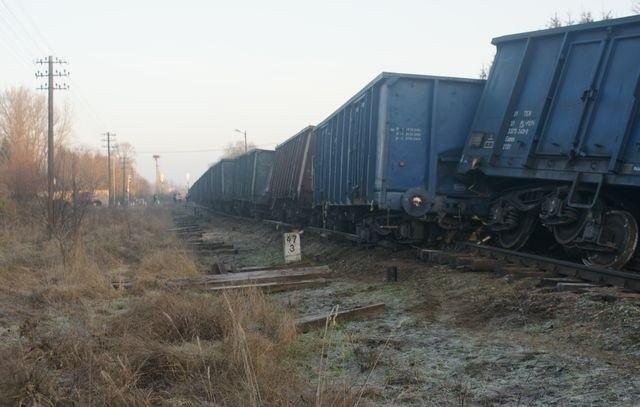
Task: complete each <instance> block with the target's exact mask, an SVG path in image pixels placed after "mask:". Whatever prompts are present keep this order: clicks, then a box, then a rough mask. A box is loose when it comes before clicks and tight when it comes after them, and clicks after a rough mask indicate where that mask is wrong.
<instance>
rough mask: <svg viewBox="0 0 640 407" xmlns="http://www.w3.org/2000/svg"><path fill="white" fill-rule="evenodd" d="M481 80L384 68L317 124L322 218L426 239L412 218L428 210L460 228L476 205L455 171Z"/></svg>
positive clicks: (317, 199)
mask: <svg viewBox="0 0 640 407" xmlns="http://www.w3.org/2000/svg"><path fill="white" fill-rule="evenodd" d="M483 86H484V81H483V80H473V79H462V78H446V77H436V76H425V75H410V74H398V73H382V74H381V75H379V76H378V77H377V78H375V79H374V80H373V81H372V82H371V83H369V84H368V85H367V86H365V88H364V89H362V90H361V91H360V92H358V93H357V94H356V95H355V96H353V97H352V98H351V99H350V100H349V101H348V102H347V103H345V104H344V105H343V106H342V107H340V108H339V109H338V110H337V111H336V112H334V113H333V114H332V115H331V116H329V117H328V118H326V119H325V120H324V121H323V122H321V123H320V124H318V125H317V126H316V146H315V157H314V204H315V205H316V206H317V207H322V208H323V213H322V220H321V223H322V224H323V225H324V226H326V227H330V228H334V229H343V230H345V229H348V228H349V225H352V224H354V222H355V223H356V224H359V225H360V226H359V227H358V229H357V230H355V231H354V230H351V231H352V232H357V233H359V234H361V237H362V238H370V237H372V236H373V235H383V236H384V235H387V234H389V233H391V232H392V231H395V232H396V234H397V235H398V236H397V237H399V238H404V239H409V238H410V239H413V238H423V237H424V233H425V230H424V227H423V225H421V224H418V223H416V222H412V220H413V219H416V218H424V217H425V216H427V215H440V216H439V217H438V220H439V221H440V223H441V226H444V225H445V224H446V225H447V227H456V226H455V224H457V223H458V221H459V220H460V215H462V214H466V213H470V212H471V211H472V209H471V208H470V205H471V204H472V203H471V201H468V200H467V199H466V198H468V197H469V196H471V195H473V194H470V191H469V190H468V185H467V184H465V183H464V182H463V181H461V180H458V179H456V176H455V175H456V166H457V163H458V161H459V158H460V154H461V151H462V147H463V145H464V142H465V140H466V137H467V135H468V133H469V128H470V125H471V121H472V119H473V115H474V112H475V110H476V106H477V104H478V101H479V98H480V94H481V92H482V88H483ZM406 215H408V218H409V219H406V218H407V216H406ZM446 215H449V216H446ZM450 215H454V216H455V217H456V218H455V219H454V217H452V216H450ZM360 220H362V222H360Z"/></svg>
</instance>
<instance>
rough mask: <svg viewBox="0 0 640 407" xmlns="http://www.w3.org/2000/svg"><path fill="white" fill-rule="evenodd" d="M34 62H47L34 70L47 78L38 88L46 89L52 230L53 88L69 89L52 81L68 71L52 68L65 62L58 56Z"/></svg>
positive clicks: (53, 177) (54, 216)
mask: <svg viewBox="0 0 640 407" xmlns="http://www.w3.org/2000/svg"><path fill="white" fill-rule="evenodd" d="M36 64H39V65H44V64H47V68H48V69H47V70H46V71H45V72H40V71H38V72H36V78H44V77H46V78H47V79H48V81H47V84H46V85H42V86H40V87H39V88H38V89H40V90H47V91H48V120H47V123H48V131H47V222H48V226H49V230H50V231H51V230H53V227H54V226H55V223H56V213H55V207H54V204H53V203H54V193H55V191H54V187H55V168H56V167H55V162H54V158H55V155H54V139H53V126H54V123H55V121H54V119H53V113H54V109H53V91H54V90H67V89H69V85H67V84H64V85H60V84H56V83H54V78H55V77H65V76H69V72H67V71H66V70H63V71H55V72H54V70H53V65H54V64H66V62H65V61H62V60H60V59H58V58H56V59H55V60H54V59H53V57H52V56H49V57H48V58H46V59H40V60H38V61H36Z"/></svg>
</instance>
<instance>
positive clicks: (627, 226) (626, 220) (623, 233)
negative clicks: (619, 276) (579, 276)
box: [582, 211, 638, 268]
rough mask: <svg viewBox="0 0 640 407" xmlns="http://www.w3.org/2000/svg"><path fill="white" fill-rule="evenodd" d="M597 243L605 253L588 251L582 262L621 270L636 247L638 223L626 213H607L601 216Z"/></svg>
mask: <svg viewBox="0 0 640 407" xmlns="http://www.w3.org/2000/svg"><path fill="white" fill-rule="evenodd" d="M598 243H600V244H601V245H603V246H606V247H608V248H610V250H607V251H595V250H594V251H588V252H587V256H586V257H585V258H583V259H582V262H583V263H584V264H585V265H587V266H600V267H610V268H621V267H623V266H624V265H625V264H627V262H629V260H631V258H632V257H633V254H634V253H635V251H636V246H637V245H638V223H637V222H636V220H635V219H634V218H633V215H632V214H630V213H629V212H627V211H608V212H607V213H605V214H604V216H603V221H602V232H601V235H600V238H599V239H598Z"/></svg>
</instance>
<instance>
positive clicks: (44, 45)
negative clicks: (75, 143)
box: [0, 0, 108, 128]
mask: <svg viewBox="0 0 640 407" xmlns="http://www.w3.org/2000/svg"><path fill="white" fill-rule="evenodd" d="M0 4H2V5H3V6H4V8H5V9H6V10H7V12H8V14H10V16H11V18H12V19H13V21H15V24H16V25H17V26H19V28H20V31H22V33H23V35H24V36H26V37H27V38H28V39H29V40H30V44H27V43H28V41H25V39H24V38H23V36H21V35H20V33H19V32H18V31H19V30H17V29H16V26H14V25H11V24H10V23H9V21H8V20H7V19H6V18H4V21H5V22H6V24H7V26H9V28H10V29H11V30H12V31H13V34H14V37H15V38H16V40H17V41H19V42H20V43H21V44H22V45H25V49H31V50H33V49H35V50H37V52H35V53H34V54H38V53H39V54H44V55H46V54H49V55H53V54H55V52H54V49H53V47H52V46H51V44H50V43H49V42H48V41H47V40H46V38H45V36H44V34H43V33H42V31H41V30H40V29H39V28H38V25H37V24H36V23H35V20H34V19H33V18H32V17H31V16H30V14H29V13H28V11H27V10H26V8H25V7H24V6H23V5H22V4H20V3H19V2H18V4H19V7H20V9H21V11H22V14H23V15H24V16H26V19H27V20H28V21H29V25H30V26H31V30H33V31H34V32H35V33H36V34H37V36H38V38H39V41H38V40H37V39H36V38H34V36H33V35H31V32H30V30H29V28H27V27H26V25H25V24H23V23H22V20H21V18H20V17H19V16H18V15H17V13H16V12H14V11H13V10H12V9H11V7H10V6H9V4H8V3H7V1H6V0H0ZM0 16H1V15H0ZM34 47H35V48H34ZM44 55H43V56H44ZM23 56H24V55H23ZM25 60H29V58H28V57H27V58H26V59H25ZM28 69H32V68H28ZM68 82H69V83H70V85H71V86H70V87H69V91H70V93H71V96H72V97H74V99H75V100H76V101H77V102H78V104H79V105H80V106H82V107H83V108H84V110H85V111H86V113H87V114H88V115H89V116H91V117H92V120H93V121H94V122H95V124H96V126H97V127H102V128H108V126H107V123H106V121H105V120H104V119H103V118H102V117H101V116H100V115H99V114H98V113H97V111H96V110H95V109H94V108H93V106H92V105H91V104H90V103H89V101H88V99H87V98H86V97H85V96H84V94H83V92H82V90H81V86H80V85H79V84H78V83H77V82H76V81H75V80H74V79H73V77H69V79H68Z"/></svg>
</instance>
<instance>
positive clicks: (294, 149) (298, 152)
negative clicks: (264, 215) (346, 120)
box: [269, 127, 313, 199]
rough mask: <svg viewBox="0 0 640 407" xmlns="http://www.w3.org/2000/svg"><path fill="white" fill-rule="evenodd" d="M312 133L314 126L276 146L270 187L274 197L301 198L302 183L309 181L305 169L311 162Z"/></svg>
mask: <svg viewBox="0 0 640 407" xmlns="http://www.w3.org/2000/svg"><path fill="white" fill-rule="evenodd" d="M312 135H313V127H307V128H305V129H304V130H302V131H301V132H299V133H298V134H296V135H294V136H293V137H292V138H290V139H289V140H287V141H285V142H284V143H282V144H281V145H279V146H278V147H276V152H275V158H274V164H273V172H272V176H271V183H270V188H269V190H270V193H271V196H272V197H273V198H276V199H298V198H299V193H300V192H301V190H302V183H303V182H307V183H308V181H307V180H306V178H305V169H306V167H307V166H308V163H309V162H310V157H309V147H310V141H311V140H310V139H311V137H312ZM307 190H309V187H308V186H307Z"/></svg>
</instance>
